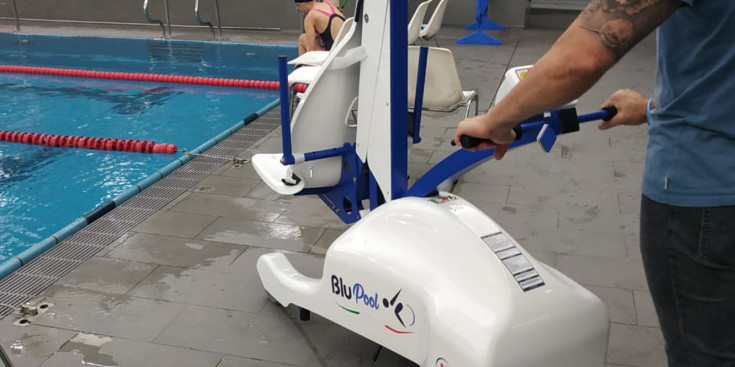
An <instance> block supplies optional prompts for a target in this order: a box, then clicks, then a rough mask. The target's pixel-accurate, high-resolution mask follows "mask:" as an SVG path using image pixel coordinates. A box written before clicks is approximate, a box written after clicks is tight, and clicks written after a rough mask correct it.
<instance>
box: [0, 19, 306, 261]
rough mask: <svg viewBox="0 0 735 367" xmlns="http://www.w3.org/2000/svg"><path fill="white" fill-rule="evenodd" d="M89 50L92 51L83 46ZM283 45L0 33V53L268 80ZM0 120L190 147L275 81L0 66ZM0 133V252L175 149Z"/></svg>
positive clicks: (92, 203) (33, 237) (66, 63)
mask: <svg viewBox="0 0 735 367" xmlns="http://www.w3.org/2000/svg"><path fill="white" fill-rule="evenodd" d="M90 50H93V51H94V52H91V51H90ZM295 53H296V50H295V48H294V47H288V46H287V47H279V46H262V45H261V46H259V45H245V44H230V43H214V42H191V41H171V40H143V39H106V38H94V37H63V36H61V37H59V36H38V35H32V36H31V35H23V34H0V64H12V65H27V66H47V67H63V68H76V69H86V70H103V71H123V72H136V73H157V74H174V75H188V76H202V77H217V78H238V79H256V80H276V79H277V75H276V70H277V68H276V64H277V55H279V54H286V55H288V56H293V55H294V54H295ZM0 86H2V88H0V98H2V100H3V101H4V103H3V104H2V105H0V119H1V120H0V121H2V123H1V126H2V127H0V130H11V131H26V132H37V133H46V134H59V135H80V136H94V137H110V138H120V139H141V140H152V141H156V142H165V143H172V144H176V145H177V146H178V147H179V148H186V149H188V150H193V149H195V148H197V147H198V146H200V145H202V144H204V143H205V142H207V141H208V140H209V139H211V138H213V137H214V136H217V135H218V134H220V133H221V132H222V131H224V130H227V129H228V128H230V127H232V126H233V125H235V124H236V123H238V122H240V121H242V119H243V118H244V117H246V116H248V115H251V114H252V113H253V112H255V111H257V110H259V109H263V108H264V107H266V106H269V105H272V103H273V102H274V101H275V100H276V99H277V92H275V91H268V90H256V89H240V88H224V87H222V88H217V87H204V86H196V85H181V84H162V83H147V82H132V81H112V80H98V79H79V78H65V77H52V76H38V75H26V74H2V73H0ZM180 156H181V154H175V155H162V154H142V153H128V152H110V151H97V150H83V149H70V148H53V147H44V146H34V145H24V144H17V143H5V142H0V263H2V262H3V261H4V260H6V259H8V258H10V257H12V256H14V255H16V254H18V253H19V252H21V251H23V250H25V249H27V248H29V247H30V246H32V245H33V244H35V243H38V242H40V241H42V240H44V239H45V238H47V237H48V236H50V235H52V234H54V233H55V232H56V231H58V230H60V229H61V228H63V227H64V226H66V225H67V224H69V223H71V222H72V221H74V220H75V219H77V218H79V217H80V216H82V215H85V214H86V213H89V212H90V211H92V210H94V209H95V208H96V207H98V206H100V205H101V204H103V203H105V202H108V201H109V200H110V199H112V198H114V197H116V196H118V195H119V194H120V193H122V192H124V191H125V190H127V189H128V188H130V187H131V186H133V185H135V184H136V183H137V182H140V181H141V180H143V179H145V178H146V177H148V176H150V175H151V174H153V173H155V172H157V171H158V170H159V169H161V168H163V167H165V166H167V165H169V164H170V163H171V162H172V161H174V160H176V159H178V158H180Z"/></svg>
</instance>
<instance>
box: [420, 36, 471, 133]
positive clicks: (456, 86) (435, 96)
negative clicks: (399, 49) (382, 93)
mask: <svg viewBox="0 0 735 367" xmlns="http://www.w3.org/2000/svg"><path fill="white" fill-rule="evenodd" d="M420 50H421V48H420V47H418V46H409V47H408V107H409V109H411V110H413V106H414V102H415V101H414V100H415V97H416V80H417V73H418V65H419V51H420ZM477 100H478V95H477V92H476V91H474V90H470V91H464V90H462V84H461V83H460V80H459V73H458V72H457V65H456V64H455V62H454V55H453V54H452V51H450V50H448V49H446V48H438V47H429V56H428V59H427V62H426V82H425V84H424V100H423V106H422V108H421V109H422V110H427V111H436V112H454V111H456V110H457V109H458V108H460V107H465V108H466V109H467V110H466V111H465V118H467V117H469V114H470V107H471V106H472V103H473V102H474V104H475V115H477V114H478V112H479V111H478V105H477Z"/></svg>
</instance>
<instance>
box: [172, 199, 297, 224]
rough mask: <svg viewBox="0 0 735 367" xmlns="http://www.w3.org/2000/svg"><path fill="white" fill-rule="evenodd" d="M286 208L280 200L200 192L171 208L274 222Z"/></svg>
mask: <svg viewBox="0 0 735 367" xmlns="http://www.w3.org/2000/svg"><path fill="white" fill-rule="evenodd" d="M284 210H286V204H283V203H279V202H274V201H267V200H256V199H251V198H239V197H238V198H236V197H231V196H223V195H207V194H200V193H193V194H191V195H189V196H187V197H186V198H185V199H184V200H181V201H180V202H179V203H178V204H176V205H175V206H174V207H172V208H171V211H172V212H176V213H187V214H198V215H204V216H215V217H225V218H235V219H242V220H255V221H261V222H273V221H274V220H276V218H278V216H279V215H281V213H283V211H284Z"/></svg>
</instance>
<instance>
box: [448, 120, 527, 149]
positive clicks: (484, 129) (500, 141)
mask: <svg viewBox="0 0 735 367" xmlns="http://www.w3.org/2000/svg"><path fill="white" fill-rule="evenodd" d="M462 135H467V136H471V137H474V138H480V139H487V140H490V142H482V143H480V145H478V146H476V147H474V148H467V149H469V150H472V151H475V150H480V149H491V148H495V152H494V153H493V154H494V156H495V159H498V160H500V159H503V156H505V153H506V152H507V151H508V147H509V146H510V144H511V143H512V142H513V141H514V140H515V138H516V134H515V132H513V127H512V126H511V127H510V128H508V127H505V126H503V125H500V124H498V123H494V122H493V120H492V118H491V117H490V113H489V112H488V114H486V115H480V116H475V117H472V118H468V119H466V120H463V121H461V122H460V123H459V125H458V126H457V134H456V135H455V136H454V140H455V141H456V142H457V145H460V146H461V142H460V137H461V136H462Z"/></svg>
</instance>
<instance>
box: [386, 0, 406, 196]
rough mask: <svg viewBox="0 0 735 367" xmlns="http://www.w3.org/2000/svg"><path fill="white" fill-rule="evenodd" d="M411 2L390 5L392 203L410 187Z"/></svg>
mask: <svg viewBox="0 0 735 367" xmlns="http://www.w3.org/2000/svg"><path fill="white" fill-rule="evenodd" d="M406 19H408V1H391V2H390V123H391V128H390V154H391V188H390V196H391V199H398V198H400V197H403V196H404V195H405V193H406V186H407V185H408V154H406V153H407V152H408V139H406V138H407V137H408V88H406V85H408V28H407V27H406Z"/></svg>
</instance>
